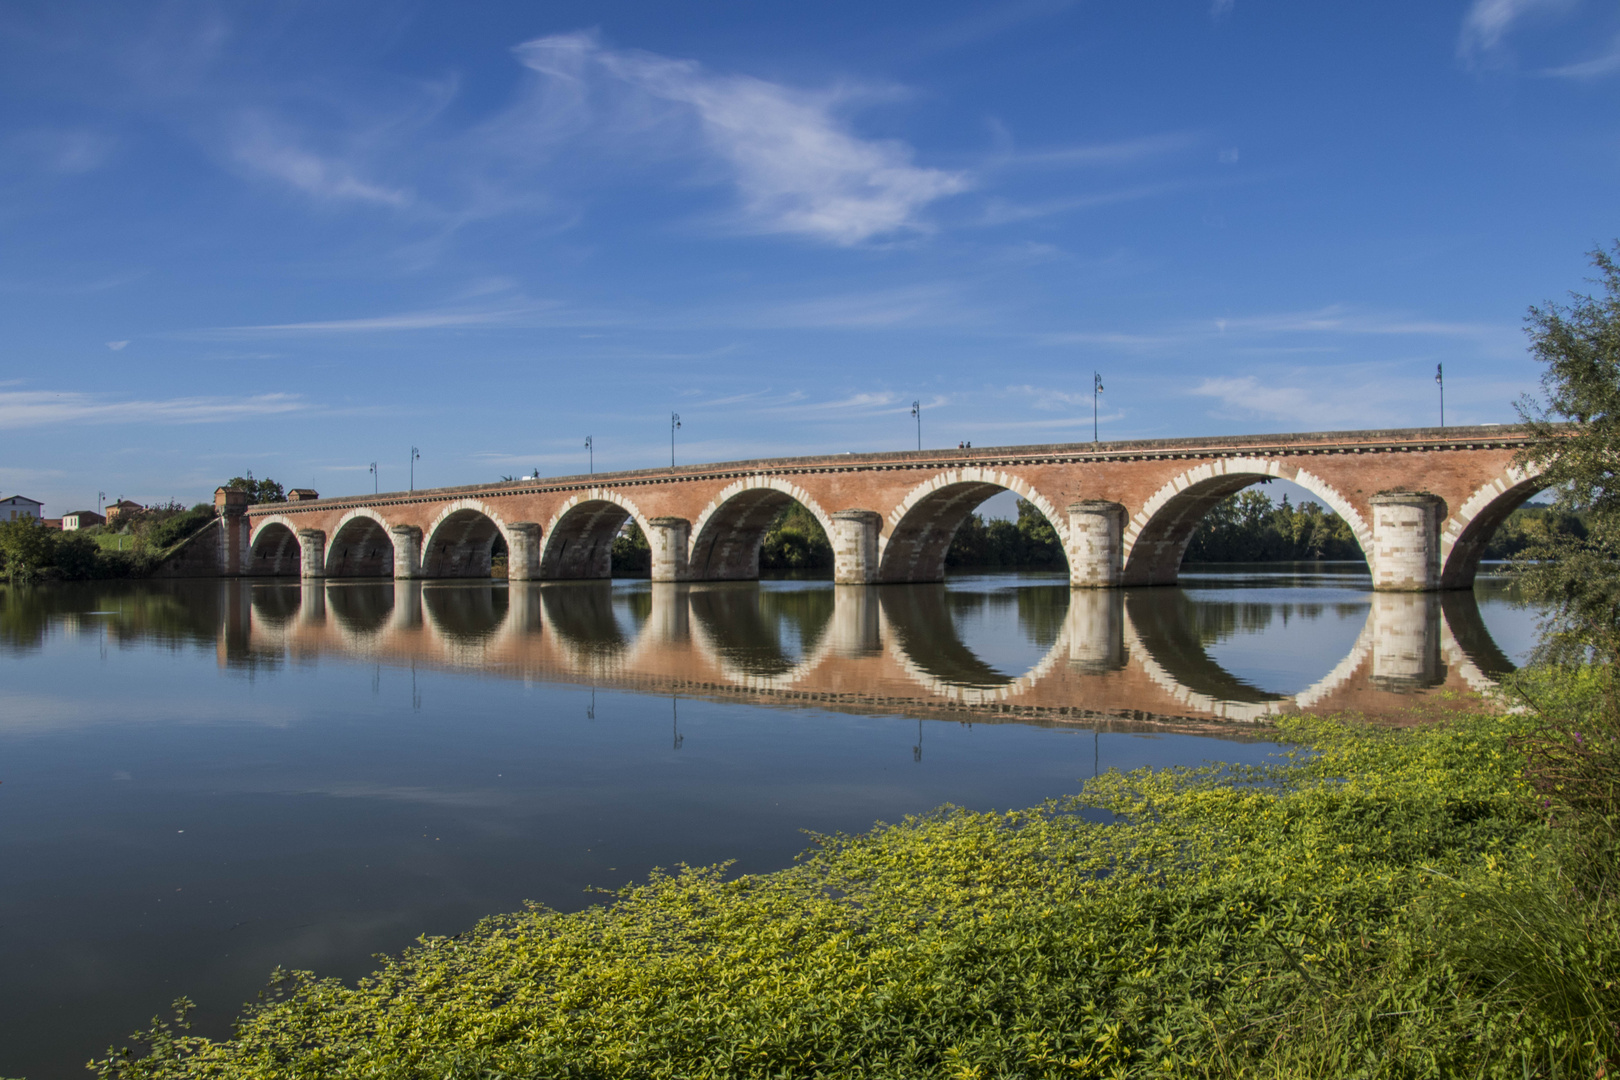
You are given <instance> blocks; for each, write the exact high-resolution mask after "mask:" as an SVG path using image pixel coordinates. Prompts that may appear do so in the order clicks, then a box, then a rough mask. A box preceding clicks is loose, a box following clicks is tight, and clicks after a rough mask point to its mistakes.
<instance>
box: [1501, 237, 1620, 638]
mask: <svg viewBox="0 0 1620 1080" xmlns="http://www.w3.org/2000/svg"><path fill="white" fill-rule="evenodd" d="M1591 259H1592V265H1593V266H1594V267H1595V268H1596V269H1597V271H1598V277H1597V279H1596V283H1597V284H1598V285H1600V286H1601V287H1602V289H1603V295H1601V296H1590V295H1583V294H1580V293H1572V294H1571V295H1570V302H1569V303H1568V304H1567V305H1561V304H1555V303H1549V304H1548V305H1547V306H1546V307H1544V308H1541V307H1532V308H1531V309H1530V313H1529V315H1528V316H1527V317H1526V318H1525V325H1526V329H1527V331H1528V332H1529V335H1530V351H1531V353H1532V354H1533V355H1534V356H1535V357H1536V359H1537V360H1540V361H1541V363H1542V364H1543V365H1544V369H1543V371H1542V373H1541V386H1542V389H1543V390H1544V391H1545V392H1546V396H1547V400H1546V404H1545V405H1543V404H1541V403H1539V402H1536V401H1534V400H1532V399H1530V398H1528V397H1526V398H1521V399H1520V401H1519V403H1518V409H1519V416H1520V418H1521V419H1522V420H1523V421H1524V423H1525V426H1526V427H1527V428H1528V429H1529V432H1530V437H1531V444H1530V446H1529V447H1528V448H1527V449H1526V450H1525V451H1524V452H1523V453H1522V454H1521V455H1520V463H1521V464H1523V465H1531V466H1536V467H1539V468H1540V469H1541V470H1542V477H1543V479H1544V480H1545V481H1546V482H1547V484H1548V485H1549V486H1550V487H1551V488H1552V489H1553V491H1554V492H1555V493H1556V499H1555V502H1554V506H1555V508H1556V509H1557V510H1558V511H1561V512H1562V513H1564V514H1571V515H1578V516H1579V517H1580V518H1581V520H1582V521H1583V522H1584V524H1585V528H1584V529H1583V530H1580V531H1576V530H1550V529H1549V530H1545V531H1543V532H1541V533H1540V535H1538V536H1536V537H1535V538H1534V539H1533V541H1532V542H1531V543H1530V544H1529V545H1528V546H1526V547H1525V548H1524V549H1523V550H1522V551H1521V552H1519V554H1518V557H1517V560H1516V569H1517V572H1518V576H1519V580H1520V583H1521V586H1522V587H1523V589H1524V591H1525V594H1526V595H1527V596H1528V597H1529V598H1531V599H1534V600H1539V601H1541V602H1542V603H1544V604H1546V605H1547V606H1548V614H1547V616H1546V619H1545V621H1544V624H1543V642H1542V646H1541V650H1540V655H1541V658H1542V659H1545V660H1550V661H1555V662H1571V661H1580V660H1587V659H1590V660H1596V661H1598V662H1600V663H1601V664H1603V665H1609V664H1612V663H1613V662H1614V661H1616V660H1620V483H1617V481H1616V469H1617V468H1620V242H1617V243H1616V244H1615V245H1614V248H1613V250H1612V251H1604V250H1603V249H1602V248H1598V249H1597V250H1594V251H1593V252H1592V253H1591ZM1583 534H1584V535H1583Z"/></svg>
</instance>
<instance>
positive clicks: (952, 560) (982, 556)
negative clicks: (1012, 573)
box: [945, 499, 1068, 570]
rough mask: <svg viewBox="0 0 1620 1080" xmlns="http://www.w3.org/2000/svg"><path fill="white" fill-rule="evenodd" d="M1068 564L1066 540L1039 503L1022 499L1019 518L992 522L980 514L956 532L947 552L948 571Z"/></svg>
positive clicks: (1050, 567) (1045, 567)
mask: <svg viewBox="0 0 1620 1080" xmlns="http://www.w3.org/2000/svg"><path fill="white" fill-rule="evenodd" d="M1066 565H1068V563H1067V560H1066V559H1065V558H1064V555H1063V541H1062V540H1060V539H1058V534H1057V530H1056V529H1054V528H1052V524H1051V522H1049V521H1047V520H1046V518H1045V517H1044V516H1042V514H1041V512H1040V511H1039V510H1037V509H1035V504H1034V503H1032V502H1028V501H1026V500H1024V499H1019V500H1018V519H1017V520H1016V521H1006V520H1003V519H1000V518H992V519H991V520H989V521H986V520H984V518H983V517H982V516H980V515H978V514H969V515H968V519H967V520H966V521H964V522H963V523H962V526H961V528H959V529H957V530H956V538H955V539H954V540H952V541H951V546H950V550H948V551H947V552H946V553H945V566H946V568H947V569H952V570H956V569H969V568H974V569H979V568H988V569H1019V570H1023V569H1030V570H1060V569H1062V568H1063V567H1064V566H1066Z"/></svg>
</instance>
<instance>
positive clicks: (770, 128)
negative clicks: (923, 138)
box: [517, 31, 970, 245]
mask: <svg viewBox="0 0 1620 1080" xmlns="http://www.w3.org/2000/svg"><path fill="white" fill-rule="evenodd" d="M517 55H518V57H519V59H520V60H522V62H523V63H524V64H526V65H527V66H528V67H530V68H531V69H532V70H534V71H536V72H538V73H540V74H541V75H542V77H544V78H545V79H547V80H550V81H551V82H553V83H557V84H561V86H560V87H558V93H559V94H566V95H568V100H569V102H570V103H571V105H572V106H573V107H574V108H575V109H579V110H589V109H591V108H592V107H593V106H592V104H591V103H592V102H593V101H596V100H599V99H600V98H601V97H602V95H600V94H595V93H593V91H594V90H596V89H597V88H599V87H600V86H601V84H602V83H604V82H609V83H612V84H616V85H617V87H619V88H621V89H622V88H626V87H627V88H630V89H632V90H634V91H636V92H637V93H639V94H641V95H645V96H646V97H647V98H651V99H653V100H654V101H656V102H661V103H664V104H666V105H669V106H674V107H675V109H676V110H677V112H678V113H679V114H681V115H684V116H685V117H686V118H688V119H689V120H691V121H692V122H693V123H694V124H695V126H696V129H697V131H698V132H699V133H700V135H701V137H702V140H703V142H704V143H705V144H706V146H707V147H708V149H709V150H710V151H711V152H712V153H713V154H714V155H715V156H716V157H717V158H718V159H719V161H720V162H721V163H723V164H724V165H725V166H726V167H727V170H728V173H729V179H730V182H731V183H732V185H733V186H734V187H735V189H736V191H737V193H738V195H739V196H740V199H741V205H740V207H739V210H738V223H739V224H740V225H742V226H743V227H745V228H747V229H749V230H751V231H757V232H766V233H788V234H795V235H800V236H808V237H812V238H814V239H818V240H823V241H827V242H831V243H834V244H841V245H849V244H858V243H862V242H864V241H867V240H871V239H873V238H876V237H885V236H891V235H894V234H896V233H903V232H915V231H919V230H923V229H926V228H927V224H926V222H925V221H924V220H923V219H922V217H921V214H922V211H923V210H924V209H925V208H926V207H927V206H928V205H929V204H931V203H933V202H935V201H936V200H938V199H941V198H943V197H945V196H948V195H954V194H957V193H959V192H962V191H965V190H967V188H968V187H969V186H970V180H969V178H968V177H967V176H966V175H965V174H963V173H960V172H950V171H946V170H943V169H932V168H925V167H921V166H918V165H915V164H913V162H912V157H913V153H912V150H911V148H910V147H909V146H907V145H906V144H904V143H902V142H899V141H896V140H884V139H867V138H862V137H861V136H859V135H857V134H855V133H854V131H852V130H851V128H850V126H849V124H848V123H847V122H846V121H845V120H844V119H843V117H842V116H841V115H840V111H841V110H845V109H848V108H849V107H850V106H852V105H853V104H855V103H857V102H858V101H860V100H861V99H862V98H863V97H865V96H868V95H865V94H863V93H862V92H860V91H859V90H854V89H850V88H834V89H830V90H823V91H804V90H798V89H794V88H792V87H788V86H784V85H782V84H780V83H774V82H769V81H767V80H764V79H758V78H754V77H752V76H747V75H725V74H718V73H714V72H710V71H708V70H707V69H705V68H704V67H703V66H702V65H701V64H698V63H696V62H694V61H690V60H675V59H670V58H668V57H664V56H659V55H657V54H654V53H649V52H642V51H639V50H614V49H609V48H606V47H604V46H603V45H602V43H601V41H600V39H599V38H598V36H597V35H596V34H595V33H593V32H588V31H587V32H579V33H572V34H558V35H553V36H551V37H544V38H537V39H535V40H534V41H530V42H528V43H526V44H524V45H522V46H520V47H519V48H518V49H517Z"/></svg>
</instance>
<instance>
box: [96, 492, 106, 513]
mask: <svg viewBox="0 0 1620 1080" xmlns="http://www.w3.org/2000/svg"><path fill="white" fill-rule="evenodd" d="M106 501H107V493H106V492H105V491H98V492H96V517H101V516H102V514H101V506H102V504H103V503H105V502H106Z"/></svg>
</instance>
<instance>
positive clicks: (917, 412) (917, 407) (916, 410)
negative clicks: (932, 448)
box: [911, 401, 922, 450]
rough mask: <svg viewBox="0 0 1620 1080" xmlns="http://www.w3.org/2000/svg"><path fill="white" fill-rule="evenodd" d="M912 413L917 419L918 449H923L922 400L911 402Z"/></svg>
mask: <svg viewBox="0 0 1620 1080" xmlns="http://www.w3.org/2000/svg"><path fill="white" fill-rule="evenodd" d="M911 415H912V417H913V418H914V419H915V420H916V421H917V449H918V450H921V449H922V402H920V401H913V402H912V403H911Z"/></svg>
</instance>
